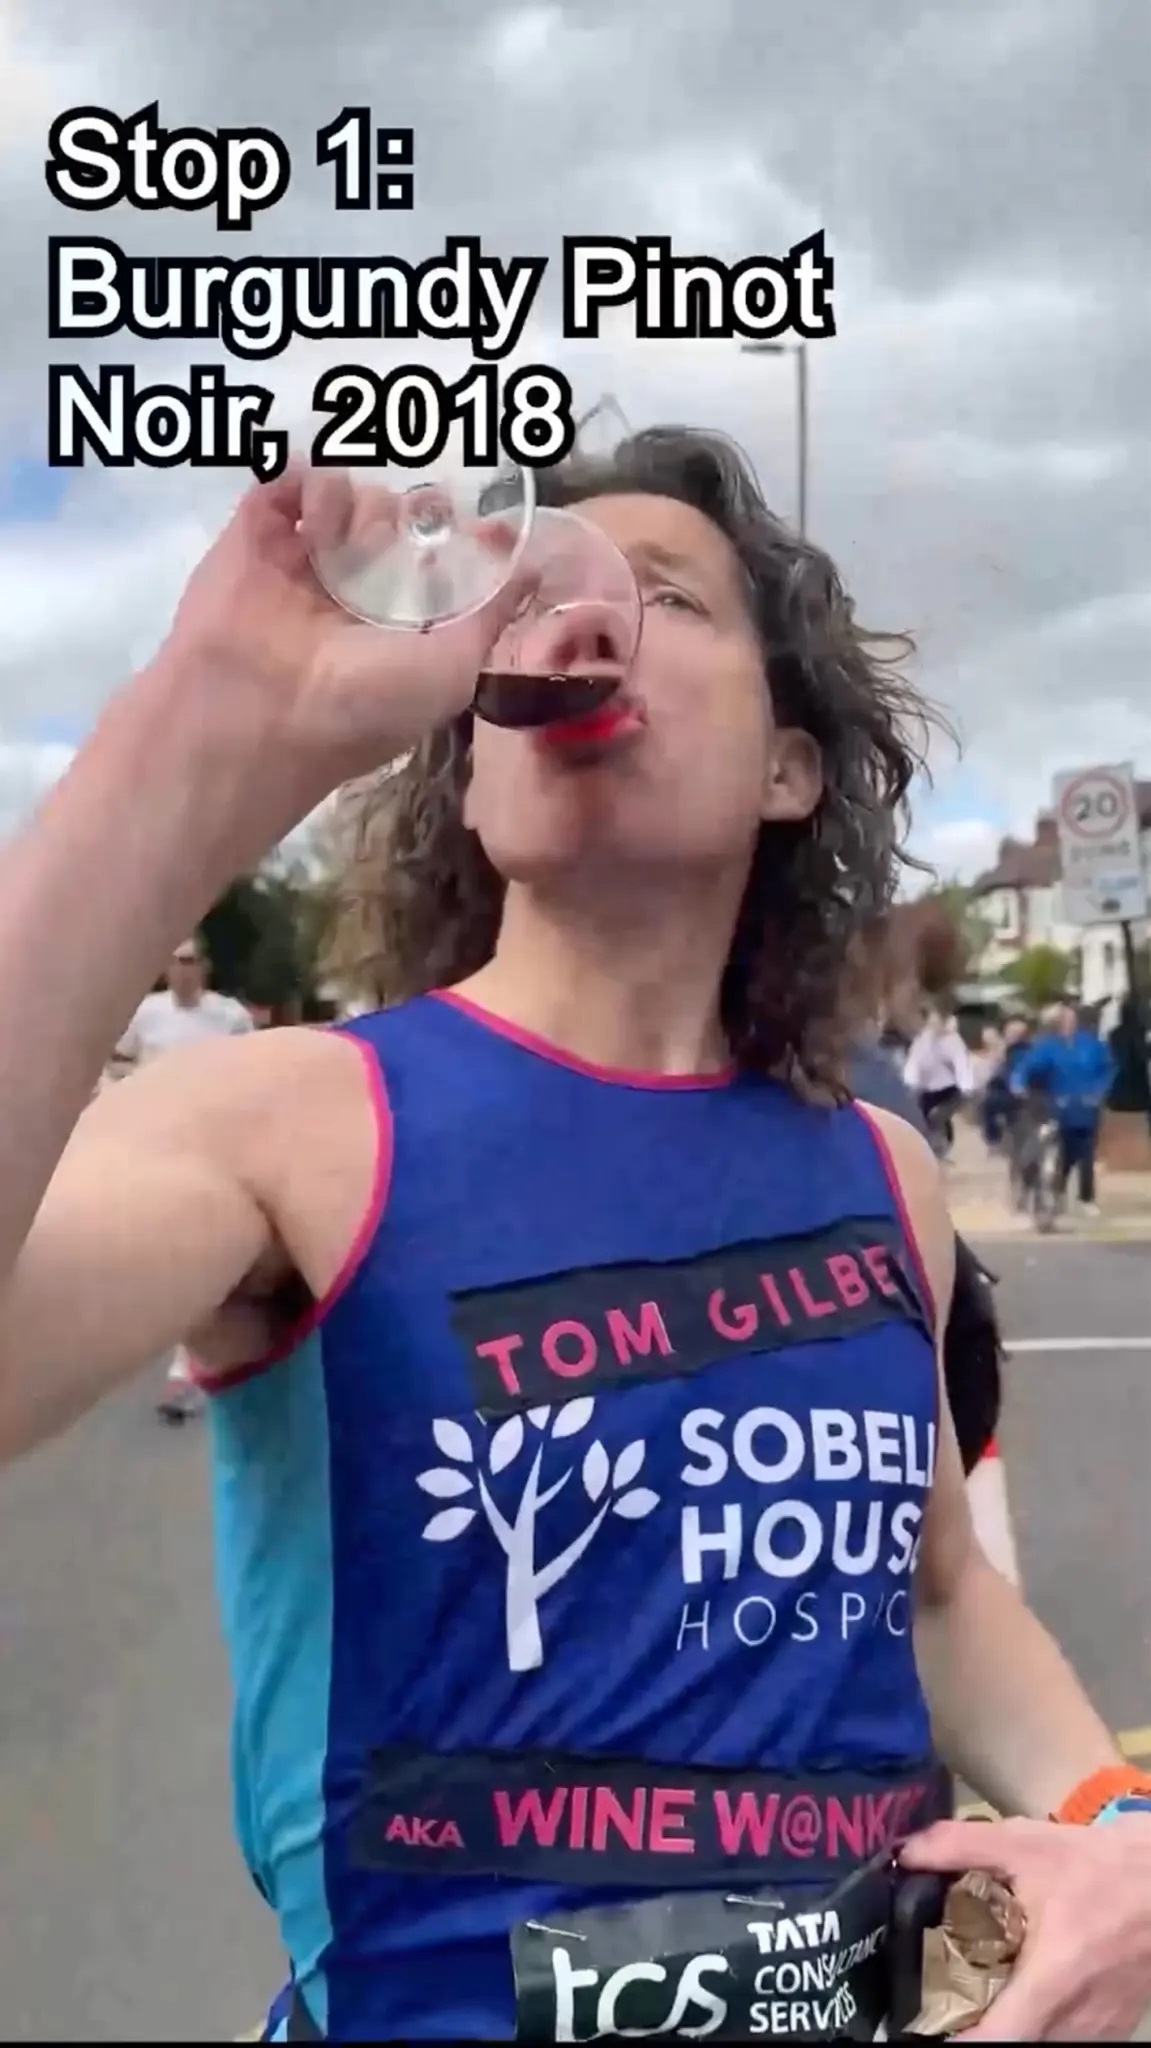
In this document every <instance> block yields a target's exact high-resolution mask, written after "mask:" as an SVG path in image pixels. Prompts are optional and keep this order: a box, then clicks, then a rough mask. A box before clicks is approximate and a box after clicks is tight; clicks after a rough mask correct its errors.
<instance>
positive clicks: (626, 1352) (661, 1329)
mask: <svg viewBox="0 0 1151 2048" xmlns="http://www.w3.org/2000/svg"><path fill="white" fill-rule="evenodd" d="M607 1333H608V1336H609V1337H610V1338H611V1341H612V1348H613V1350H614V1351H615V1355H616V1357H617V1358H618V1360H619V1362H620V1364H621V1365H630V1363H631V1361H632V1359H633V1358H635V1357H637V1356H638V1357H640V1358H649V1357H650V1356H651V1352H652V1347H653V1346H654V1347H655V1349H656V1350H658V1351H659V1352H660V1353H661V1355H662V1356H663V1357H664V1358H668V1357H670V1355H671V1338H670V1337H669V1336H668V1334H667V1327H666V1325H665V1323H664V1320H663V1317H662V1315H661V1314H660V1311H659V1304H658V1302H655V1301H645V1302H643V1303H642V1304H641V1306H640V1312H639V1328H638V1330H637V1329H636V1328H635V1326H634V1324H633V1323H631V1322H629V1320H628V1318H627V1316H625V1314H624V1312H623V1310H622V1308H609V1310H608V1312H607Z"/></svg>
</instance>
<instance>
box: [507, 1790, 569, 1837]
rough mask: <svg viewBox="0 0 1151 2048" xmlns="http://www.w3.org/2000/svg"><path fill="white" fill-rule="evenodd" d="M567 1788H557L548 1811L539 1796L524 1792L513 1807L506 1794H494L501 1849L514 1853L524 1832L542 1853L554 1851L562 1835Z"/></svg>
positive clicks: (550, 1798)
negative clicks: (557, 1839) (561, 1827)
mask: <svg viewBox="0 0 1151 2048" xmlns="http://www.w3.org/2000/svg"><path fill="white" fill-rule="evenodd" d="M567 1796H568V1792H567V1786H566V1785H557V1786H556V1787H555V1789H554V1791H553V1792H552V1793H551V1796H550V1797H549V1799H548V1803H547V1806H546V1808H545V1806H544V1803H543V1800H542V1798H541V1797H540V1794H539V1793H538V1792H535V1791H531V1792H525V1793H524V1794H523V1797H522V1798H521V1799H520V1800H519V1801H518V1802H517V1803H516V1805H515V1806H514V1807H513V1805H512V1802H511V1798H510V1796H509V1795H508V1793H506V1792H493V1793H492V1804H493V1806H494V1807H495V1810H496V1833H497V1835H498V1836H499V1841H500V1847H501V1848H503V1849H514V1848H515V1846H516V1843H517V1842H518V1841H519V1838H520V1836H521V1835H522V1834H524V1833H525V1832H526V1833H528V1834H530V1835H531V1836H532V1838H533V1840H534V1841H535V1842H536V1843H538V1845H539V1846H540V1848H542V1849H553V1848H554V1847H555V1843H556V1837H557V1835H558V1834H559V1831H560V1822H561V1821H562V1819H563V1816H564V1807H565V1805H566V1804H567Z"/></svg>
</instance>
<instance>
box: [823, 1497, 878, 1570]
mask: <svg viewBox="0 0 1151 2048" xmlns="http://www.w3.org/2000/svg"><path fill="white" fill-rule="evenodd" d="M854 1506H855V1502H854V1501H850V1500H837V1501H836V1503H835V1529H834V1534H833V1536H832V1539H831V1562H832V1564H833V1565H834V1566H835V1569H836V1571H837V1572H843V1573H844V1575H845V1576H846V1577H848V1578H857V1579H858V1578H862V1577H863V1575H864V1573H865V1572H870V1571H874V1569H875V1566H876V1563H877V1561H878V1558H879V1545H880V1539H881V1538H882V1535H883V1502H882V1501H880V1500H873V1501H871V1502H870V1503H869V1505H868V1509H867V1533H866V1535H865V1537H864V1539H863V1547H862V1549H861V1550H857V1551H855V1552H852V1550H851V1549H850V1548H849V1539H850V1536H851V1516H852V1509H853V1508H854Z"/></svg>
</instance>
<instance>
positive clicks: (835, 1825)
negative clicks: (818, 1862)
mask: <svg viewBox="0 0 1151 2048" xmlns="http://www.w3.org/2000/svg"><path fill="white" fill-rule="evenodd" d="M841 1842H846V1844H847V1847H848V1848H849V1849H850V1851H851V1853H852V1855H853V1856H862V1855H863V1854H864V1847H863V1843H864V1819H863V1806H862V1802H861V1801H860V1799H859V1798H858V1797H856V1798H855V1799H853V1800H852V1802H851V1815H850V1818H849V1817H848V1815H847V1813H846V1812H845V1810H844V1807H843V1803H842V1801H841V1800H839V1799H834V1798H832V1796H831V1795H830V1793H829V1794H828V1800H827V1853H828V1855H829V1856H838V1854H839V1847H840V1843H841Z"/></svg>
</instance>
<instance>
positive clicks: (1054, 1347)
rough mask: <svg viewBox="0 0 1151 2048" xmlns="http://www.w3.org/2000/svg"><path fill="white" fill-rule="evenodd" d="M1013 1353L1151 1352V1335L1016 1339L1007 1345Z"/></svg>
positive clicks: (1009, 1351) (1008, 1349)
mask: <svg viewBox="0 0 1151 2048" xmlns="http://www.w3.org/2000/svg"><path fill="white" fill-rule="evenodd" d="M1007 1351H1008V1354H1010V1353H1011V1352H1013V1351H1151V1334H1148V1335H1147V1336H1146V1337H1014V1338H1012V1340H1011V1342H1010V1343H1009V1344H1008V1345H1007Z"/></svg>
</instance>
